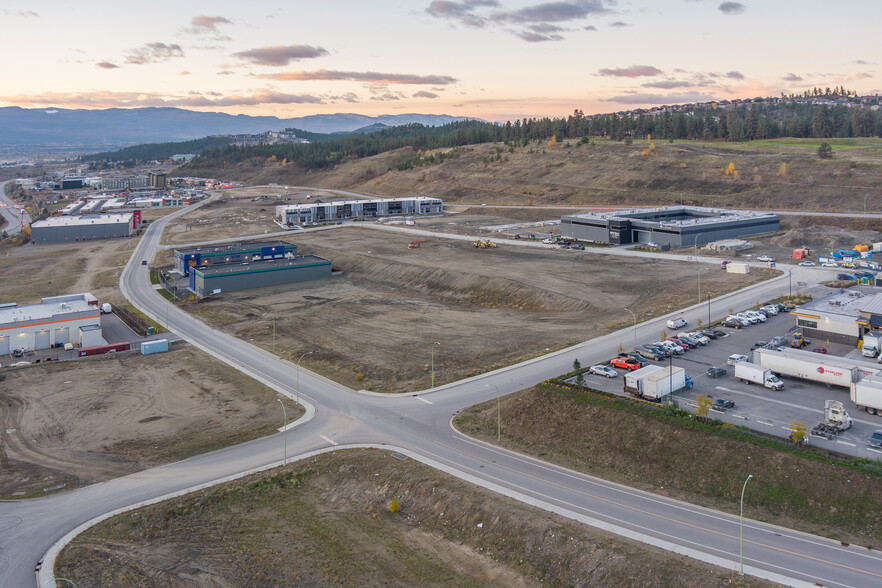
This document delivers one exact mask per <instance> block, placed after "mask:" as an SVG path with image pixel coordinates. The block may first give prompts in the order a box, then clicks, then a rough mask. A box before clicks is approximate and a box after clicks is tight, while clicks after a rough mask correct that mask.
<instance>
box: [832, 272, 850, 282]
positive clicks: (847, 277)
mask: <svg viewBox="0 0 882 588" xmlns="http://www.w3.org/2000/svg"><path fill="white" fill-rule="evenodd" d="M836 279H837V280H843V281H846V282H850V281H852V280H854V276H852V275H851V274H836Z"/></svg>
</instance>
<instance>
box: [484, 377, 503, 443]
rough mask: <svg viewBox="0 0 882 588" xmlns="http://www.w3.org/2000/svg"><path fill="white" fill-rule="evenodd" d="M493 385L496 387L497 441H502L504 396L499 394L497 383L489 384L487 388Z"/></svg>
mask: <svg viewBox="0 0 882 588" xmlns="http://www.w3.org/2000/svg"><path fill="white" fill-rule="evenodd" d="M490 386H493V387H494V388H496V442H497V443H499V442H500V441H502V398H501V396H500V394H499V386H497V385H496V384H487V385H486V386H484V387H485V388H489V387H490Z"/></svg>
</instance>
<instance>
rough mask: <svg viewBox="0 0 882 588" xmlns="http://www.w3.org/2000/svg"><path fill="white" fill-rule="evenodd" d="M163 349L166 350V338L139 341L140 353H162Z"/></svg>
mask: <svg viewBox="0 0 882 588" xmlns="http://www.w3.org/2000/svg"><path fill="white" fill-rule="evenodd" d="M163 351H168V339H157V340H156V341H144V342H143V343H141V355H150V354H151V353H162V352H163Z"/></svg>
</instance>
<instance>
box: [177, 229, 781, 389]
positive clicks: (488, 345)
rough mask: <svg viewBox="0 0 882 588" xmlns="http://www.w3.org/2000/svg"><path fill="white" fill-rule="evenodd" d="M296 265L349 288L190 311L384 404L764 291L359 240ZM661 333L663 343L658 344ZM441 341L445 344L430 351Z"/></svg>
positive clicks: (446, 247) (583, 259)
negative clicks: (709, 301)
mask: <svg viewBox="0 0 882 588" xmlns="http://www.w3.org/2000/svg"><path fill="white" fill-rule="evenodd" d="M289 240H291V241H293V242H295V243H296V244H297V245H298V247H299V250H300V252H301V253H313V254H317V255H320V256H322V257H325V258H328V259H330V260H331V261H332V262H333V263H334V266H335V267H338V268H342V269H343V270H344V273H343V274H342V275H338V276H333V277H331V278H328V279H322V280H314V281H310V282H303V283H296V284H286V285H281V286H272V287H266V288H259V289H253V290H242V291H233V292H225V293H223V294H221V295H219V296H217V297H214V298H210V299H206V300H204V301H202V302H198V303H195V304H187V305H185V306H184V308H185V309H186V310H188V311H189V312H192V313H194V314H196V315H198V316H199V317H200V319H202V320H204V321H206V322H208V323H209V324H211V325H213V326H216V327H219V328H221V329H224V330H226V331H228V332H230V333H232V334H234V335H235V336H237V337H239V338H241V339H244V340H246V341H249V342H252V343H254V344H256V345H259V346H261V347H263V348H265V349H272V348H273V327H274V323H275V348H276V351H277V353H279V354H280V355H282V356H283V357H285V358H286V359H292V360H294V361H296V360H297V359H298V358H299V357H300V356H301V355H302V354H303V353H306V352H308V351H313V352H314V353H313V354H312V355H309V356H307V357H305V358H304V360H303V365H304V367H308V368H309V369H311V370H314V371H317V372H319V373H321V374H323V375H326V376H328V377H330V378H333V379H335V380H337V381H339V382H341V383H343V384H345V385H347V386H351V387H355V388H364V389H368V390H375V391H382V392H401V391H410V390H415V389H423V388H427V387H429V385H430V376H429V371H430V369H431V363H432V351H433V349H434V364H435V370H436V372H437V379H436V384H442V383H446V382H453V381H456V380H459V379H461V378H463V377H466V376H468V375H470V374H474V373H478V372H482V371H485V370H489V369H492V368H494V367H499V366H502V365H507V364H511V363H514V362H517V361H521V360H523V359H526V358H528V357H533V356H537V355H541V354H543V353H545V352H546V350H548V349H554V348H558V347H562V346H566V345H569V344H573V343H575V342H577V341H584V340H587V339H591V338H593V337H596V336H598V335H601V334H603V333H606V332H608V331H610V330H612V329H613V328H621V327H625V326H628V325H630V324H631V320H632V319H631V315H630V314H628V313H627V311H625V310H624V309H625V307H627V308H629V309H631V310H632V311H634V312H635V313H636V314H637V315H638V316H640V315H646V316H658V315H663V314H665V313H668V312H671V311H673V310H674V309H676V308H679V307H682V306H683V305H685V304H688V303H691V302H692V301H693V300H694V298H693V297H694V296H696V286H697V284H696V271H697V270H698V269H701V270H703V275H702V278H701V282H702V292H703V293H704V294H708V293H712V294H713V295H719V294H721V293H723V292H724V291H730V290H735V289H738V288H741V287H743V286H745V285H746V284H748V283H751V282H756V281H760V280H762V279H765V277H767V276H765V274H764V273H763V272H755V273H751V274H750V275H748V276H738V275H733V274H727V273H725V272H721V271H719V270H718V269H716V268H708V267H707V266H703V267H701V268H697V267H696V265H695V264H691V263H688V262H679V261H667V260H647V259H643V258H634V259H631V258H617V259H610V258H606V257H603V256H596V255H592V254H590V252H578V251H564V250H556V249H555V250H549V249H533V248H523V247H513V246H501V247H499V248H497V249H475V248H474V247H472V245H471V243H470V242H463V241H451V240H446V239H442V238H437V239H428V240H424V242H423V243H422V245H421V247H419V248H415V249H409V248H408V247H407V243H409V242H410V240H411V239H409V238H407V236H404V235H398V234H390V233H386V232H379V231H373V230H367V229H362V228H357V227H351V228H350V227H347V228H343V229H339V230H332V231H321V232H316V233H309V232H306V233H297V234H295V235H292V238H290V239H289ZM660 334H661V333H660ZM435 342H438V343H440V345H434V343H435Z"/></svg>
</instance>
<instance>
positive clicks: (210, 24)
mask: <svg viewBox="0 0 882 588" xmlns="http://www.w3.org/2000/svg"><path fill="white" fill-rule="evenodd" d="M219 24H233V21H231V20H230V19H228V18H225V17H223V16H208V15H207V14H200V15H199V16H194V17H193V18H192V19H191V20H190V25H191V26H190V28H188V29H184V30H185V32H187V33H190V34H191V35H201V34H203V33H217V32H218V29H217V25H219Z"/></svg>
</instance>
